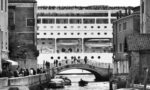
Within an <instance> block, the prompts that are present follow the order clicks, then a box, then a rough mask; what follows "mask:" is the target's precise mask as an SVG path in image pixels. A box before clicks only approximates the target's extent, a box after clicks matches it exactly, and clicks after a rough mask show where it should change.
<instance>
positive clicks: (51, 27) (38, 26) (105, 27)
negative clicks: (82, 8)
mask: <svg viewBox="0 0 150 90" xmlns="http://www.w3.org/2000/svg"><path fill="white" fill-rule="evenodd" d="M43 28H47V26H43ZM50 28H54V26H50ZM57 28H61V26H57ZM63 28H65V29H66V28H68V27H67V26H63ZM70 28H74V26H71V27H70ZM77 28H81V26H77ZM84 28H87V29H88V27H87V26H84ZM90 28H95V27H94V26H90ZM97 28H98V29H100V28H102V27H101V26H97ZM104 28H105V29H106V28H107V26H104ZM38 30H39V26H38Z"/></svg>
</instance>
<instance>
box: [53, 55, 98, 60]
mask: <svg viewBox="0 0 150 90" xmlns="http://www.w3.org/2000/svg"><path fill="white" fill-rule="evenodd" d="M86 57H87V56H86ZM50 58H51V59H54V57H53V56H52V57H50ZM95 58H96V57H94V56H91V59H95ZM97 58H98V59H100V58H101V56H98V57H97ZM57 59H68V58H67V56H65V57H64V58H61V57H57ZM71 59H74V56H72V57H71ZM77 59H81V57H80V56H78V57H77Z"/></svg>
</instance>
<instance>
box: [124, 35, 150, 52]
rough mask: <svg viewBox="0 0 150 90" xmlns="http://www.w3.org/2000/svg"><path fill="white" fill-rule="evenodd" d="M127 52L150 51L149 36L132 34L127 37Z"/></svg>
mask: <svg viewBox="0 0 150 90" xmlns="http://www.w3.org/2000/svg"><path fill="white" fill-rule="evenodd" d="M127 43H128V49H129V51H132V50H134V51H139V50H150V34H138V35H137V34H132V35H129V36H128V37H127Z"/></svg>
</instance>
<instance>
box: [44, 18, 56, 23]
mask: <svg viewBox="0 0 150 90" xmlns="http://www.w3.org/2000/svg"><path fill="white" fill-rule="evenodd" d="M42 23H43V24H54V23H55V19H50V18H43V19H42Z"/></svg>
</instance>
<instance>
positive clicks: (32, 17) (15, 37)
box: [9, 0, 38, 68]
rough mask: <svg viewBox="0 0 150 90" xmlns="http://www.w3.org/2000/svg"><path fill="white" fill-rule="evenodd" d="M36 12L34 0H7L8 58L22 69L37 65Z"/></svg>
mask: <svg viewBox="0 0 150 90" xmlns="http://www.w3.org/2000/svg"><path fill="white" fill-rule="evenodd" d="M36 10H37V2H36V1H35V0H9V43H10V45H9V48H10V53H9V56H10V59H12V60H15V61H17V62H18V63H19V66H20V67H22V68H33V67H34V68H35V67H36V64H37V59H36V57H37V55H38V52H37V50H36V36H35V35H36V29H37V26H36Z"/></svg>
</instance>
